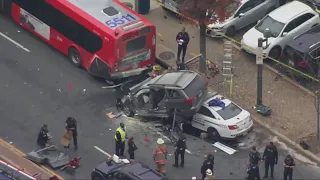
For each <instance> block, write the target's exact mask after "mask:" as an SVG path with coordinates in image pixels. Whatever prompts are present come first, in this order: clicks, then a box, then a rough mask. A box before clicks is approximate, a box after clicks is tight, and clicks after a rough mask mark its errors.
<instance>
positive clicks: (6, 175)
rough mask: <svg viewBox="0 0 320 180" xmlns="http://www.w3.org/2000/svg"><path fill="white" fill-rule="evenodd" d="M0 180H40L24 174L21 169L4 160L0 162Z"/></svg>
mask: <svg viewBox="0 0 320 180" xmlns="http://www.w3.org/2000/svg"><path fill="white" fill-rule="evenodd" d="M0 179H8V180H11V179H12V180H16V179H23V180H39V179H37V178H36V177H34V176H32V175H30V174H28V173H26V172H24V170H23V169H19V168H17V167H15V166H13V165H11V164H9V163H7V162H5V161H2V160H0Z"/></svg>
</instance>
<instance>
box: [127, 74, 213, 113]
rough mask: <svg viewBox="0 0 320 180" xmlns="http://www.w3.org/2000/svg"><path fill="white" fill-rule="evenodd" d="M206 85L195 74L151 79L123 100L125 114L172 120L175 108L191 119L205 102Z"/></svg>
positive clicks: (133, 88)
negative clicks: (169, 118) (170, 118)
mask: <svg viewBox="0 0 320 180" xmlns="http://www.w3.org/2000/svg"><path fill="white" fill-rule="evenodd" d="M207 85H208V84H207V82H206V81H205V80H204V79H203V78H202V77H201V76H200V75H199V74H197V73H195V72H193V71H178V72H173V73H166V74H163V75H159V76H157V77H155V78H149V79H147V80H145V81H143V82H141V83H139V84H137V85H135V86H133V87H132V88H130V92H129V94H128V95H126V96H125V97H124V98H122V103H123V105H124V108H123V111H124V114H125V115H127V116H129V117H132V116H134V115H135V114H136V115H139V116H148V117H159V118H168V117H172V115H173V110H174V109H175V108H176V110H177V115H179V116H183V117H186V118H189V117H192V116H193V115H194V114H196V113H197V112H198V110H199V108H200V107H201V106H202V104H203V102H204V101H205V98H206V95H207V93H208V90H207ZM155 101H156V102H155ZM154 104H156V105H157V108H155V107H154V106H155V105H154Z"/></svg>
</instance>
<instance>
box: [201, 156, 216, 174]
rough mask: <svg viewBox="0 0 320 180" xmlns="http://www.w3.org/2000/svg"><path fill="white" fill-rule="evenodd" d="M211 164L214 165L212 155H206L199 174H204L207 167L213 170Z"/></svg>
mask: <svg viewBox="0 0 320 180" xmlns="http://www.w3.org/2000/svg"><path fill="white" fill-rule="evenodd" d="M213 165H214V156H213V155H208V158H207V159H206V160H205V161H203V163H202V166H201V174H205V173H206V171H207V169H210V170H211V171H212V172H213Z"/></svg>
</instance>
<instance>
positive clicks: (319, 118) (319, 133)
mask: <svg viewBox="0 0 320 180" xmlns="http://www.w3.org/2000/svg"><path fill="white" fill-rule="evenodd" d="M317 75H318V80H319V77H320V62H319V61H318V72H317ZM316 101H317V115H318V116H317V140H318V141H319V140H320V81H319V82H318V92H317V99H316Z"/></svg>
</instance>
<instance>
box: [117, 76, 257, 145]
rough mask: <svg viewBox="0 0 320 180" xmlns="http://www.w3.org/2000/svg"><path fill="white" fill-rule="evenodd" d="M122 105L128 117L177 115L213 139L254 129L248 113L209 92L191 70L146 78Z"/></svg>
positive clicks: (234, 136)
mask: <svg viewBox="0 0 320 180" xmlns="http://www.w3.org/2000/svg"><path fill="white" fill-rule="evenodd" d="M122 104H123V111H124V114H125V115H126V116H129V117H132V116H134V115H139V116H143V117H157V118H172V117H173V115H174V112H176V115H178V116H180V117H182V119H183V120H184V123H188V124H190V125H191V126H192V127H194V128H196V129H199V130H201V131H204V132H207V134H208V136H209V137H210V138H214V139H220V138H227V139H234V138H236V137H238V136H242V135H245V134H246V133H248V132H249V131H250V130H251V129H252V126H253V121H252V119H251V116H250V113H249V112H248V111H246V110H244V109H242V108H241V107H239V106H238V105H236V104H235V103H234V102H232V101H230V100H229V99H226V98H224V97H222V96H220V95H219V94H218V93H215V92H208V90H207V82H206V81H205V80H204V79H203V78H202V77H201V76H200V75H198V74H197V73H195V72H193V71H179V72H173V73H166V74H163V75H159V76H157V77H155V78H148V79H146V80H145V81H143V82H141V83H139V84H137V85H135V86H133V87H132V88H130V92H129V94H128V95H126V96H124V97H123V98H122ZM155 107H156V108H155Z"/></svg>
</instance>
